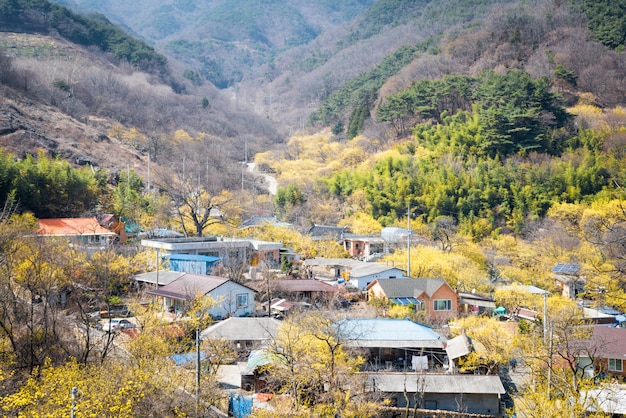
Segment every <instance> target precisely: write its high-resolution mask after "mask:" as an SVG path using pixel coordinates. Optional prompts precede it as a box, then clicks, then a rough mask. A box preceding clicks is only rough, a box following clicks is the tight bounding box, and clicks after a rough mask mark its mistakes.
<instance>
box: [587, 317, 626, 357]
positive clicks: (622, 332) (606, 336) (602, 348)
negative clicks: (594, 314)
mask: <svg viewBox="0 0 626 418" xmlns="http://www.w3.org/2000/svg"><path fill="white" fill-rule="evenodd" d="M588 346H593V347H594V348H595V349H596V351H597V353H596V354H597V355H599V356H600V357H602V358H619V359H625V360H626V328H613V327H606V326H599V325H596V326H595V327H593V336H592V337H591V341H589V342H588Z"/></svg>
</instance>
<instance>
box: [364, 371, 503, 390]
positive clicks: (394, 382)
mask: <svg viewBox="0 0 626 418" xmlns="http://www.w3.org/2000/svg"><path fill="white" fill-rule="evenodd" d="M367 385H368V388H370V390H374V389H375V390H377V391H380V392H387V393H403V392H405V391H406V392H408V393H416V392H418V391H419V392H422V393H458V394H461V393H467V394H470V393H471V394H483V395H484V394H493V395H502V394H504V393H505V392H506V391H505V390H504V386H503V385H502V381H501V380H500V378H499V377H498V376H491V375H488V376H485V375H474V374H445V375H444V374H428V373H424V374H417V373H376V374H369V375H368V376H367Z"/></svg>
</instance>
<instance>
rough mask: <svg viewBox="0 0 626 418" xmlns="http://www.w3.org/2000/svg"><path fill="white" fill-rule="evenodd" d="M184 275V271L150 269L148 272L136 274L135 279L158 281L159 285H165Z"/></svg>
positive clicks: (147, 281)
mask: <svg viewBox="0 0 626 418" xmlns="http://www.w3.org/2000/svg"><path fill="white" fill-rule="evenodd" d="M184 275H185V273H182V272H179V271H171V270H160V271H158V272H157V271H151V272H149V273H143V274H137V275H136V276H135V281H138V282H143V283H154V284H156V283H157V281H158V283H159V285H161V286H165V285H166V284H169V283H171V282H173V281H174V280H176V279H178V278H180V277H181V276H184Z"/></svg>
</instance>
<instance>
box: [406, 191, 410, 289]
mask: <svg viewBox="0 0 626 418" xmlns="http://www.w3.org/2000/svg"><path fill="white" fill-rule="evenodd" d="M406 219H407V231H408V232H407V237H406V254H407V256H406V275H407V277H411V202H409V203H408V208H407V211H406Z"/></svg>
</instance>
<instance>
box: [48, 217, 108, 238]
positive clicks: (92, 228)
mask: <svg viewBox="0 0 626 418" xmlns="http://www.w3.org/2000/svg"><path fill="white" fill-rule="evenodd" d="M37 222H39V229H38V230H37V234H38V235H47V236H76V235H115V233H114V232H111V231H109V230H108V229H106V228H104V227H102V226H100V224H99V223H98V220H97V219H96V218H95V217H91V218H55V219H39V220H38V221H37Z"/></svg>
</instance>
